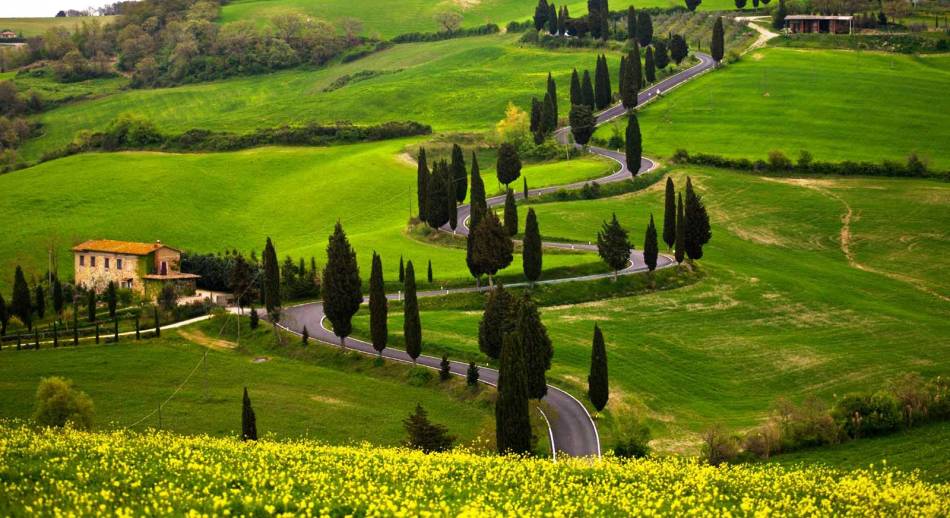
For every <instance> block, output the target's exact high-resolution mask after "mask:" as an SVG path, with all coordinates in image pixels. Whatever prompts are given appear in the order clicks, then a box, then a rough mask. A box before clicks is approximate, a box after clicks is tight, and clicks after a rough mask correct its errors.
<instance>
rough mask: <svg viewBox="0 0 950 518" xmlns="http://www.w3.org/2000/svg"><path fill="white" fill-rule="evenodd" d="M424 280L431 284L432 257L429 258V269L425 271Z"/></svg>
mask: <svg viewBox="0 0 950 518" xmlns="http://www.w3.org/2000/svg"><path fill="white" fill-rule="evenodd" d="M426 280H428V281H429V284H432V259H429V271H428V272H427V273H426Z"/></svg>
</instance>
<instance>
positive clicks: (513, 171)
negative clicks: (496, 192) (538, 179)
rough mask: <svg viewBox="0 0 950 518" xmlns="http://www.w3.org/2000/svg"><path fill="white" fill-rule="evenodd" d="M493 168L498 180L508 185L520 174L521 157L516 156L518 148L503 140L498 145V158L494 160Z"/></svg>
mask: <svg viewBox="0 0 950 518" xmlns="http://www.w3.org/2000/svg"><path fill="white" fill-rule="evenodd" d="M495 170H496V173H497V175H498V182H499V183H503V184H505V187H507V186H508V184H510V183H511V182H513V181H515V180H517V179H518V177H519V176H521V158H520V157H519V156H518V149H517V148H515V146H514V145H513V144H511V143H509V142H503V143H502V144H501V146H498V160H497V162H495Z"/></svg>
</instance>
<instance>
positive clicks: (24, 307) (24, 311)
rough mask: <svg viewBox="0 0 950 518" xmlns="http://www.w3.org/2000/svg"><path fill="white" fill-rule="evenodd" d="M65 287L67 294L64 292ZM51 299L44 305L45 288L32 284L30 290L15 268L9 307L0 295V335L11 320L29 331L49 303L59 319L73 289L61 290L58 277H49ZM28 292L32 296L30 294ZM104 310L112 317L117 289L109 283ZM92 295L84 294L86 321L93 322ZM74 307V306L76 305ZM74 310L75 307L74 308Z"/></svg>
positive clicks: (93, 291)
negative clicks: (12, 318)
mask: <svg viewBox="0 0 950 518" xmlns="http://www.w3.org/2000/svg"><path fill="white" fill-rule="evenodd" d="M67 288H68V292H69V293H67ZM49 291H50V295H51V300H50V301H49V302H47V293H46V289H45V288H44V287H43V285H42V284H36V286H34V288H33V289H32V290H30V287H29V285H28V284H27V281H26V276H25V275H24V274H23V268H22V267H20V266H19V265H17V267H16V270H15V272H14V277H13V297H12V299H11V301H10V304H9V306H8V305H7V303H6V300H5V299H4V298H3V295H2V294H0V336H4V335H6V332H7V326H8V325H9V322H10V318H11V317H14V316H15V317H17V319H18V320H19V321H20V322H21V323H22V324H23V325H25V326H26V327H27V330H32V329H33V317H34V316H36V317H38V318H40V319H43V318H44V317H45V316H46V310H47V306H48V305H49V303H52V307H51V309H52V310H53V311H54V312H55V313H54V314H55V315H56V317H57V318H59V317H61V316H62V314H63V310H65V309H66V304H67V299H68V298H72V297H73V295H71V294H72V293H73V288H72V287H64V285H63V283H62V282H61V281H60V280H59V278H58V277H53V282H52V286H51V288H50V290H49ZM31 292H32V294H31ZM103 299H104V300H105V302H106V304H107V307H108V310H109V318H115V315H116V310H117V309H118V286H117V285H116V283H115V282H113V281H110V282H109V284H108V285H107V287H106V290H105V292H104V294H103ZM96 301H97V297H96V292H95V290H88V292H87V294H86V307H87V309H88V320H89V321H90V322H95V321H96ZM76 305H77V306H78V304H76ZM77 309H78V308H77Z"/></svg>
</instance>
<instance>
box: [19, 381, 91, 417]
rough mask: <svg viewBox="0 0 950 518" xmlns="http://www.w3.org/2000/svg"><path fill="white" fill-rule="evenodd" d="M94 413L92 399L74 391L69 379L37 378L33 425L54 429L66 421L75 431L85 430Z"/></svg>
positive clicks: (83, 393)
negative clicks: (38, 381) (38, 382)
mask: <svg viewBox="0 0 950 518" xmlns="http://www.w3.org/2000/svg"><path fill="white" fill-rule="evenodd" d="M94 416H95V408H94V407H93V404H92V398H90V397H89V395H88V394H86V393H85V392H82V391H80V390H76V388H75V387H74V386H73V382H72V381H70V380H68V379H65V378H60V377H57V376H53V377H49V378H43V379H42V380H40V385H39V387H38V388H37V389H36V407H35V408H34V409H33V420H34V421H35V422H36V424H38V425H40V426H48V427H55V428H62V427H64V426H66V425H67V424H70V425H71V426H73V427H74V428H76V429H78V430H89V429H91V428H92V420H93V417H94Z"/></svg>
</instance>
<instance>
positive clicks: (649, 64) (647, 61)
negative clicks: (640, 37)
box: [643, 47, 656, 84]
mask: <svg viewBox="0 0 950 518" xmlns="http://www.w3.org/2000/svg"><path fill="white" fill-rule="evenodd" d="M643 67H644V69H645V70H644V76H645V77H646V80H647V83H650V84H652V83H655V82H656V65H655V64H654V63H653V47H647V51H646V56H645V57H644V59H643Z"/></svg>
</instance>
